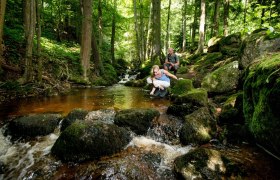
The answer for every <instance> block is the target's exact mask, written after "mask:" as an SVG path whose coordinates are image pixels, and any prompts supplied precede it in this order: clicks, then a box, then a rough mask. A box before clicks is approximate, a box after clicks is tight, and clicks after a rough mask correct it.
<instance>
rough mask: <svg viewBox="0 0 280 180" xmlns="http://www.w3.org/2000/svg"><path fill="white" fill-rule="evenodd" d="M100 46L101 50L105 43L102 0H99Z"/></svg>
mask: <svg viewBox="0 0 280 180" xmlns="http://www.w3.org/2000/svg"><path fill="white" fill-rule="evenodd" d="M97 9H98V32H99V35H98V46H99V50H101V47H102V43H103V24H102V23H103V22H102V0H98V8H97Z"/></svg>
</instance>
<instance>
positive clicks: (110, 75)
mask: <svg viewBox="0 0 280 180" xmlns="http://www.w3.org/2000/svg"><path fill="white" fill-rule="evenodd" d="M104 71H105V72H104V75H102V76H101V77H94V78H93V79H92V80H91V81H92V84H93V85H95V86H110V85H113V84H115V83H117V82H118V80H119V79H118V75H117V72H116V70H115V68H114V67H113V66H112V65H111V64H108V63H105V64H104Z"/></svg>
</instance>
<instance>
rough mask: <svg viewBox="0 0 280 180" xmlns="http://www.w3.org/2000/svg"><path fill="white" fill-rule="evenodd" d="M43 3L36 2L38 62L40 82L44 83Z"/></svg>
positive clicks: (38, 0) (37, 0)
mask: <svg viewBox="0 0 280 180" xmlns="http://www.w3.org/2000/svg"><path fill="white" fill-rule="evenodd" d="M43 2H44V1H42V2H41V3H40V0H36V9H37V11H36V13H37V61H38V77H37V78H38V81H39V82H41V81H42V71H43V70H42V57H41V17H40V16H41V7H43Z"/></svg>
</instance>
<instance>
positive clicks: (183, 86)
mask: <svg viewBox="0 0 280 180" xmlns="http://www.w3.org/2000/svg"><path fill="white" fill-rule="evenodd" d="M192 89H193V84H192V80H190V79H180V80H178V81H176V82H175V84H174V86H173V87H172V90H171V93H172V95H173V96H178V95H181V94H184V93H186V92H188V91H190V90H192Z"/></svg>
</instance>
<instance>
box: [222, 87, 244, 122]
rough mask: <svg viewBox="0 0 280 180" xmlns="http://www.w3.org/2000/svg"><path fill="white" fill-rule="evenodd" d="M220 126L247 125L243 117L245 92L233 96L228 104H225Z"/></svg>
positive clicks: (227, 101)
mask: <svg viewBox="0 0 280 180" xmlns="http://www.w3.org/2000/svg"><path fill="white" fill-rule="evenodd" d="M218 124H219V125H224V124H245V120H244V115H243V92H238V93H235V94H233V95H231V96H230V97H229V98H228V99H227V100H226V102H224V103H223V106H222V111H221V114H220V115H219V120H218Z"/></svg>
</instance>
